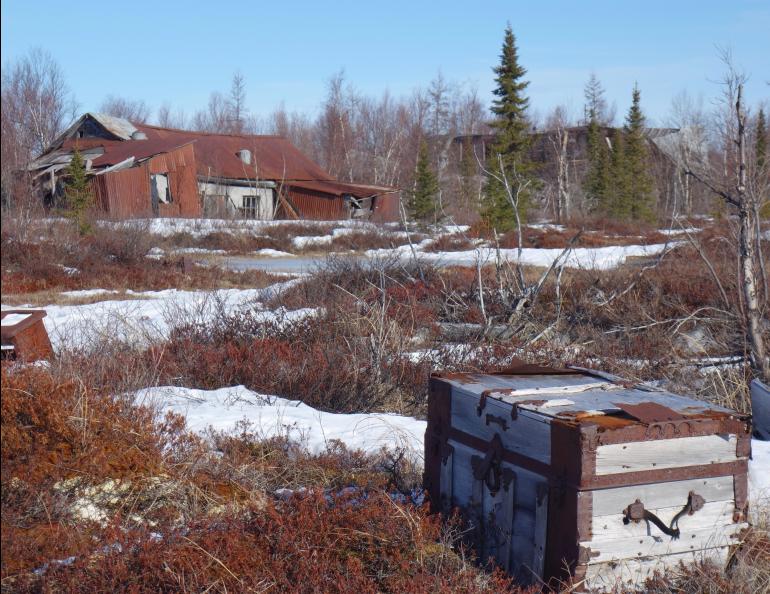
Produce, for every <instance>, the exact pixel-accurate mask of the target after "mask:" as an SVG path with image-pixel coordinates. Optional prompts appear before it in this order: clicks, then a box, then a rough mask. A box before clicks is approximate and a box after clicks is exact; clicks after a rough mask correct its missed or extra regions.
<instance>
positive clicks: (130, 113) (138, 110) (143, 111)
mask: <svg viewBox="0 0 770 594" xmlns="http://www.w3.org/2000/svg"><path fill="white" fill-rule="evenodd" d="M99 111H100V112H101V113H104V114H107V115H111V116H114V117H116V118H123V119H126V120H128V121H129V122H135V123H138V124H144V123H146V122H147V121H149V119H150V114H151V113H152V110H151V109H150V106H149V105H147V103H145V102H144V101H143V100H141V99H126V98H124V97H117V96H115V95H108V96H107V98H106V99H105V100H104V101H102V104H101V105H100V106H99Z"/></svg>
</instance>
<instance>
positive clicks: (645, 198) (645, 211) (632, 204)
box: [622, 85, 656, 222]
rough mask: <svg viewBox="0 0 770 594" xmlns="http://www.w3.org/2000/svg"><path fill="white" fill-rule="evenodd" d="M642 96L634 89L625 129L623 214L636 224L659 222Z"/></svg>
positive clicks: (637, 89) (636, 88) (637, 88)
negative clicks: (648, 153)
mask: <svg viewBox="0 0 770 594" xmlns="http://www.w3.org/2000/svg"><path fill="white" fill-rule="evenodd" d="M640 102H641V93H640V92H639V87H638V86H636V85H634V91H633V94H632V100H631V107H630V108H629V110H628V114H627V115H626V123H625V126H624V128H623V131H624V133H625V139H624V140H625V155H624V158H625V166H626V172H625V173H626V181H627V187H626V193H625V195H624V196H623V197H622V198H623V201H624V202H626V203H627V204H625V205H624V207H623V209H622V210H623V212H628V215H629V217H630V218H631V219H633V220H637V221H638V220H643V221H648V222H652V221H654V220H655V218H656V214H655V206H656V205H655V195H654V193H653V183H652V178H651V177H650V171H649V159H648V155H647V139H646V137H645V132H644V131H645V121H644V114H643V113H642V108H641V105H640Z"/></svg>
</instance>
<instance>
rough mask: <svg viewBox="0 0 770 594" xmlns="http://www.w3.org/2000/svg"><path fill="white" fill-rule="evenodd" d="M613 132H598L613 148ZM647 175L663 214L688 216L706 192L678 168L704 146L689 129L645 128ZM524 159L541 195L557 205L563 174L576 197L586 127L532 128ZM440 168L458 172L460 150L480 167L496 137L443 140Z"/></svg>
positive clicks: (698, 156) (701, 155)
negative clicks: (533, 166)
mask: <svg viewBox="0 0 770 594" xmlns="http://www.w3.org/2000/svg"><path fill="white" fill-rule="evenodd" d="M617 130H618V129H616V128H613V127H609V126H604V127H602V128H600V134H601V136H602V137H603V138H604V140H605V142H606V143H607V146H608V148H610V149H612V142H613V136H614V134H615V132H616V131H617ZM644 134H645V138H646V140H647V150H648V158H649V165H650V171H651V175H652V177H653V178H654V180H655V187H656V191H657V196H658V203H659V204H660V205H661V208H662V209H663V210H664V212H674V211H676V210H677V209H679V211H680V212H684V213H690V212H691V210H692V208H693V204H694V203H695V202H703V201H704V200H705V199H707V198H708V196H709V193H708V192H707V190H706V188H705V186H702V184H699V183H697V182H694V181H692V180H691V179H690V178H689V176H687V175H685V172H684V169H683V168H682V166H681V162H682V159H683V158H686V159H689V160H691V161H696V162H703V161H705V159H706V153H705V149H704V145H703V144H702V143H699V141H698V138H697V134H696V132H695V131H694V130H693V129H689V128H683V129H678V128H647V129H645V131H644ZM530 138H531V143H530V147H529V157H530V159H531V160H532V161H533V162H534V163H535V164H536V165H537V167H536V169H535V171H536V175H537V176H538V178H539V179H540V181H541V182H543V193H544V196H545V197H546V199H547V200H548V201H550V203H554V202H555V201H556V194H557V193H558V191H557V187H558V186H559V176H560V175H563V176H564V177H563V178H562V183H563V185H565V186H567V187H566V188H565V189H566V190H567V191H569V192H571V193H574V194H576V195H579V193H580V186H581V180H582V179H583V177H584V176H585V173H586V171H587V168H588V127H587V126H584V125H583V126H570V127H564V128H557V129H546V130H532V131H531V132H530ZM441 142H442V143H443V146H444V148H443V151H442V159H441V164H442V166H443V167H450V168H451V167H454V169H455V170H457V169H459V167H458V164H459V163H460V162H461V161H462V159H463V153H464V151H468V150H470V151H471V154H472V156H473V158H474V159H476V158H478V159H479V161H481V163H482V164H484V163H485V162H486V161H487V160H488V159H489V158H490V157H491V156H492V151H493V146H494V144H495V135H494V134H492V133H487V134H472V135H464V136H453V137H448V138H442V139H441Z"/></svg>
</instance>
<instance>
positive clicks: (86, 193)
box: [64, 149, 92, 235]
mask: <svg viewBox="0 0 770 594" xmlns="http://www.w3.org/2000/svg"><path fill="white" fill-rule="evenodd" d="M66 180H67V181H66V182H65V185H64V198H65V201H66V206H67V216H68V217H69V218H71V219H72V220H73V221H74V222H75V224H76V225H77V228H78V233H80V234H81V235H87V234H88V233H90V231H91V225H90V223H89V222H88V218H87V215H88V210H89V208H90V207H91V202H92V195H91V187H90V185H89V184H88V179H87V177H86V165H85V162H84V161H83V157H82V155H81V154H80V151H78V150H77V149H75V152H74V154H73V155H72V160H71V161H70V164H69V165H68V166H67V169H66Z"/></svg>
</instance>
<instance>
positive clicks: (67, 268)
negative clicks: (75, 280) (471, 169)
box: [59, 264, 80, 276]
mask: <svg viewBox="0 0 770 594" xmlns="http://www.w3.org/2000/svg"><path fill="white" fill-rule="evenodd" d="M59 266H61V269H62V270H63V271H64V274H66V275H67V276H75V275H77V274H80V270H78V269H77V268H72V267H71V266H62V265H61V264H59Z"/></svg>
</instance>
